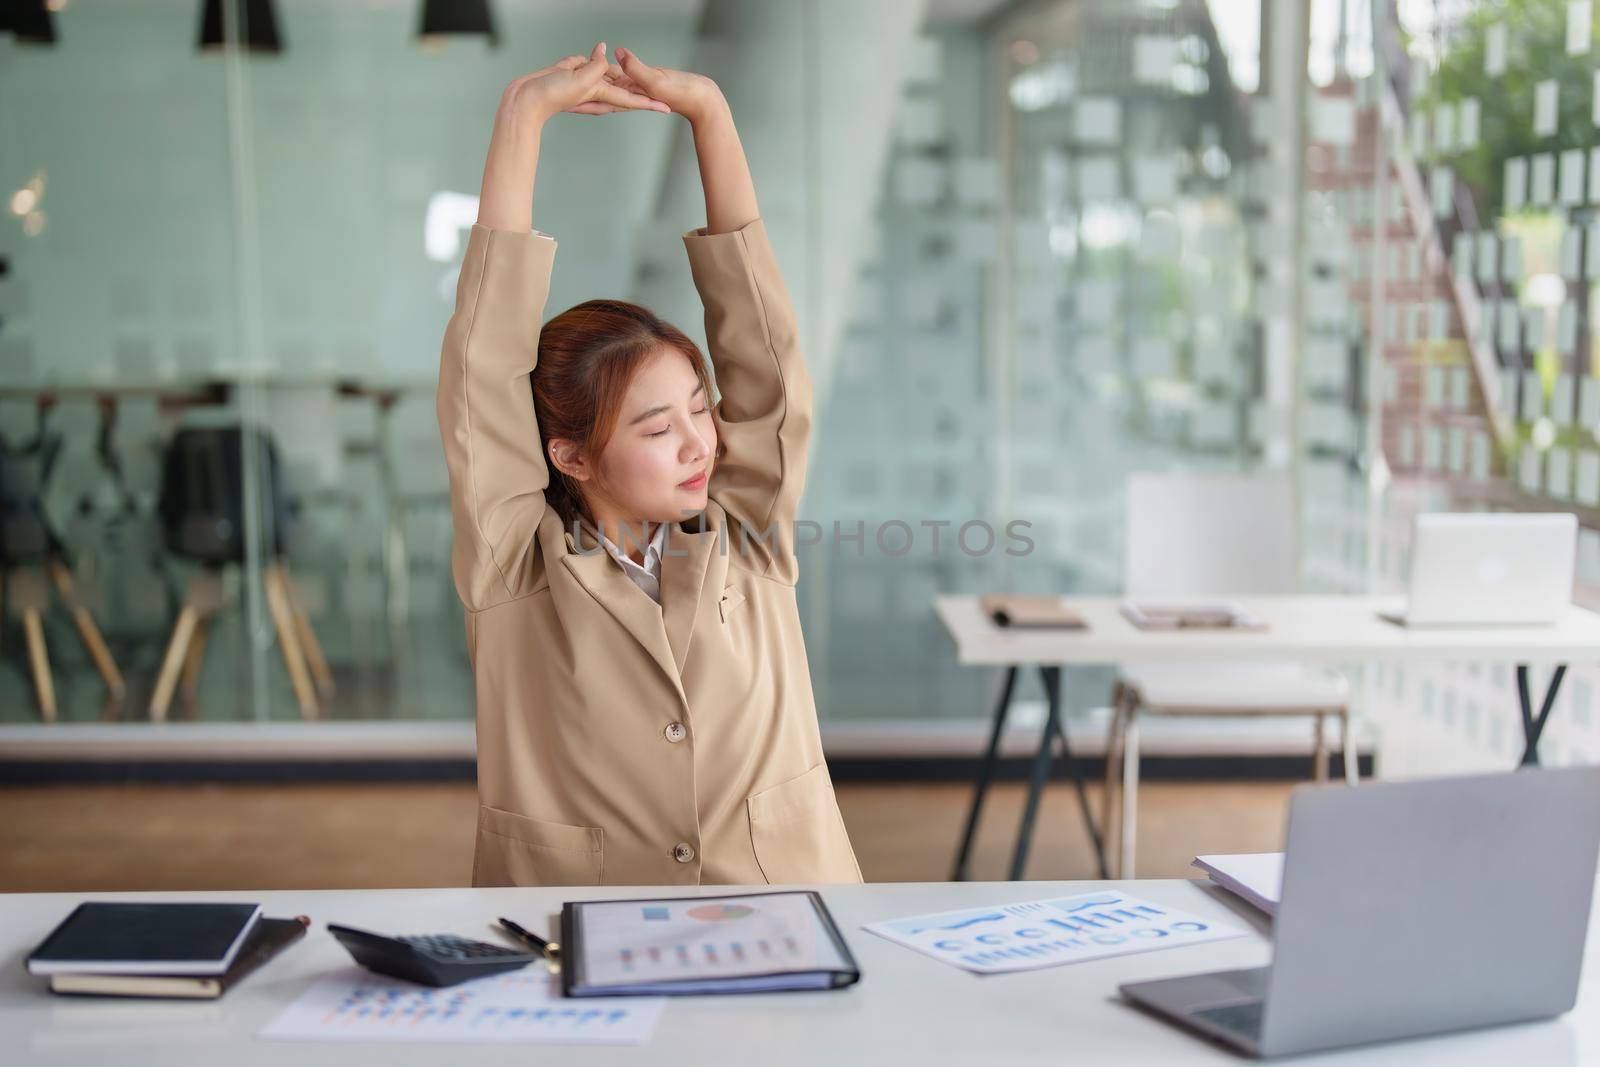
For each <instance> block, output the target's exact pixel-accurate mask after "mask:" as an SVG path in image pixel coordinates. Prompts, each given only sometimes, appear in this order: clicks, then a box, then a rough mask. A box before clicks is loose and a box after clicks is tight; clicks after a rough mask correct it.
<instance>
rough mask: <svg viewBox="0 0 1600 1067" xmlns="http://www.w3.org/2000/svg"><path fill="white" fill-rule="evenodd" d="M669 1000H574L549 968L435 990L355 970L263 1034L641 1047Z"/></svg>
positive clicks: (322, 981) (325, 981) (315, 991)
mask: <svg viewBox="0 0 1600 1067" xmlns="http://www.w3.org/2000/svg"><path fill="white" fill-rule="evenodd" d="M665 1004H666V998H664V997H605V998H586V999H583V1000H568V999H565V998H563V997H562V996H561V990H560V987H559V986H558V985H557V983H556V980H555V979H554V978H552V977H551V976H550V975H549V974H548V973H546V972H545V970H544V969H543V968H542V967H540V968H534V967H530V968H527V969H526V970H521V971H512V972H510V973H506V974H496V975H490V976H488V977H486V978H476V979H473V980H472V981H470V982H462V983H461V984H460V985H453V986H445V987H444V988H442V989H434V988H432V987H430V986H424V985H415V984H413V983H411V982H404V981H400V980H399V979H393V978H385V977H383V976H382V975H378V974H373V973H371V972H370V971H364V970H362V969H361V968H359V967H349V968H345V969H343V970H340V971H338V972H336V973H333V974H328V975H324V976H323V977H321V978H319V979H317V981H315V982H314V983H312V985H311V987H310V988H308V989H307V990H306V991H305V992H304V993H302V994H301V995H300V997H299V999H297V1000H296V1001H295V1002H294V1003H293V1004H290V1005H289V1006H288V1007H287V1008H285V1009H284V1010H283V1011H282V1013H280V1014H279V1015H278V1017H277V1018H276V1019H274V1020H273V1021H272V1022H271V1023H269V1024H267V1026H266V1028H265V1029H263V1030H262V1031H261V1034H260V1036H261V1037H263V1038H267V1039H269V1040H274V1039H275V1040H280V1041H401V1042H412V1041H428V1042H432V1041H474V1042H475V1041H487V1042H506V1043H518V1044H557V1045H642V1044H644V1043H645V1042H647V1041H649V1040H650V1035H651V1034H652V1033H654V1032H655V1028H656V1021H657V1020H658V1019H659V1018H660V1017H661V1010H662V1008H663V1006H665Z"/></svg>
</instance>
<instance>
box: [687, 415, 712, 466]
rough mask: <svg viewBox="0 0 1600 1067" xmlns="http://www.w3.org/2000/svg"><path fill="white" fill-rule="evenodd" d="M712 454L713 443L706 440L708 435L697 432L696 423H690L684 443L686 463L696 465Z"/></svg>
mask: <svg viewBox="0 0 1600 1067" xmlns="http://www.w3.org/2000/svg"><path fill="white" fill-rule="evenodd" d="M710 454H711V443H710V442H709V441H708V440H706V435H705V434H703V433H701V432H700V431H699V430H697V429H696V428H695V426H694V423H692V422H691V423H689V424H688V432H687V434H686V435H685V437H684V442H683V456H684V462H686V463H696V462H698V461H700V460H702V459H704V458H705V457H707V456H709V455H710Z"/></svg>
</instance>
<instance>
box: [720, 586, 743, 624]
mask: <svg viewBox="0 0 1600 1067" xmlns="http://www.w3.org/2000/svg"><path fill="white" fill-rule="evenodd" d="M744 599H745V598H744V590H743V589H740V588H739V587H738V586H736V585H730V586H728V587H727V588H725V589H724V590H723V591H722V600H721V602H720V603H719V604H718V606H719V607H720V608H721V609H722V621H723V622H727V621H728V616H730V615H732V614H733V609H734V608H736V607H738V606H739V605H740V604H743V603H744Z"/></svg>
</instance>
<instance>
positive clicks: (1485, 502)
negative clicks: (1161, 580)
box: [1366, 0, 1600, 766]
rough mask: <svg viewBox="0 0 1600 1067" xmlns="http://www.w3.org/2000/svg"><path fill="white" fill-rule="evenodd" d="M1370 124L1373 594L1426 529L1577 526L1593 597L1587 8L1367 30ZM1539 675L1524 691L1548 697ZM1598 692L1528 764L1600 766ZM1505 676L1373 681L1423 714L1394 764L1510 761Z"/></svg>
mask: <svg viewBox="0 0 1600 1067" xmlns="http://www.w3.org/2000/svg"><path fill="white" fill-rule="evenodd" d="M1378 25H1379V35H1378V41H1379V51H1378V56H1379V67H1380V70H1381V72H1382V74H1381V76H1380V77H1379V78H1378V79H1376V85H1375V86H1374V92H1373V94H1372V99H1371V100H1370V101H1369V102H1368V105H1369V106H1368V112H1369V113H1370V117H1369V118H1368V119H1366V121H1367V122H1369V123H1372V124H1374V125H1377V124H1379V123H1381V129H1382V131H1383V140H1384V142H1385V144H1384V148H1385V150H1386V154H1387V155H1388V156H1389V159H1390V166H1389V167H1388V168H1387V170H1386V171H1385V172H1384V178H1383V179H1381V180H1380V181H1379V182H1378V183H1377V187H1378V193H1377V198H1378V199H1377V202H1378V204H1379V205H1380V208H1379V211H1380V212H1382V213H1383V214H1385V215H1386V217H1387V219H1388V224H1387V226H1386V227H1385V228H1384V229H1385V231H1386V233H1385V242H1384V243H1386V245H1387V254H1386V255H1385V256H1383V257H1381V258H1382V260H1383V262H1381V263H1380V265H1379V266H1378V268H1377V269H1378V270H1379V271H1381V273H1380V274H1379V276H1378V277H1377V278H1376V279H1375V281H1374V283H1373V286H1372V290H1373V293H1374V299H1375V300H1376V302H1377V304H1378V306H1379V308H1380V311H1379V317H1378V323H1379V325H1378V326H1377V327H1375V328H1376V329H1381V330H1382V331H1383V333H1384V345H1383V359H1382V360H1381V361H1379V362H1378V364H1377V366H1376V367H1375V368H1374V370H1375V378H1376V380H1377V382H1378V388H1379V391H1380V393H1379V399H1378V403H1379V404H1380V405H1381V408H1382V416H1383V417H1382V426H1383V431H1382V454H1383V456H1384V457H1385V460H1386V464H1387V468H1388V469H1387V472H1386V476H1385V487H1386V492H1385V493H1384V497H1383V505H1384V506H1383V513H1382V516H1381V519H1380V520H1379V521H1378V522H1377V523H1375V528H1374V540H1375V544H1376V548H1377V552H1376V557H1375V568H1374V569H1375V579H1376V581H1377V582H1378V583H1380V584H1381V585H1383V586H1388V587H1394V586H1396V585H1397V583H1398V581H1399V578H1400V575H1402V574H1403V573H1404V572H1405V569H1406V563H1407V550H1408V547H1409V544H1408V542H1409V536H1410V525H1409V524H1410V519H1411V516H1412V515H1414V514H1415V513H1416V512H1418V511H1422V510H1434V509H1446V508H1448V509H1452V510H1496V511H1498V510H1516V511H1567V512H1573V513H1575V514H1576V515H1577V516H1578V519H1579V523H1580V528H1581V533H1580V535H1579V550H1578V592H1577V596H1578V600H1579V602H1580V603H1586V604H1588V605H1589V606H1593V603H1594V602H1595V601H1596V599H1597V594H1600V511H1597V510H1596V509H1597V505H1600V448H1597V439H1596V433H1597V432H1600V381H1597V380H1596V377H1595V375H1596V363H1595V351H1594V347H1595V346H1594V325H1595V324H1594V323H1593V322H1592V321H1591V319H1592V313H1591V310H1590V308H1591V306H1592V292H1593V287H1594V285H1595V284H1596V279H1597V277H1600V273H1597V272H1600V241H1597V240H1596V229H1595V222H1594V212H1595V205H1596V204H1597V203H1600V56H1597V53H1596V50H1595V41H1594V38H1595V31H1596V25H1597V24H1596V22H1595V10H1594V5H1593V4H1592V3H1591V2H1590V0H1573V2H1568V0H1473V2H1468V0H1461V2H1456V3H1450V4H1435V3H1421V2H1409V0H1403V2H1401V3H1399V4H1398V5H1397V6H1394V7H1391V8H1387V9H1385V8H1382V7H1380V10H1379V12H1378ZM1538 674H1539V672H1536V680H1535V688H1536V691H1542V684H1543V681H1542V679H1540V678H1539V677H1538ZM1595 677H1596V676H1595V674H1594V672H1593V670H1592V669H1590V668H1583V667H1580V668H1575V669H1574V670H1573V671H1572V672H1571V673H1570V675H1569V680H1568V682H1567V684H1566V685H1565V686H1564V687H1563V691H1562V695H1561V697H1560V699H1559V700H1558V702H1557V705H1556V709H1555V711H1554V713H1553V714H1552V716H1551V725H1550V728H1549V731H1548V732H1547V734H1546V737H1545V740H1544V741H1543V742H1542V744H1541V746H1540V752H1541V756H1542V758H1543V760H1544V761H1545V762H1547V763H1565V762H1588V761H1591V760H1593V759H1594V758H1595V757H1596V755H1597V754H1600V736H1597V735H1596V725H1595V719H1594V708H1593V700H1594V692H1595V689H1594V686H1595ZM1514 684H1515V680H1514V677H1513V676H1512V673H1511V670H1510V668H1509V667H1507V666H1504V665H1490V666H1485V665H1480V664H1456V665H1450V666H1446V667H1443V668H1440V669H1434V670H1408V671H1391V672H1388V673H1387V675H1380V685H1379V696H1380V698H1381V699H1382V700H1384V701H1386V702H1387V703H1388V704H1389V705H1390V706H1398V707H1409V708H1413V709H1415V714H1414V715H1413V716H1408V717H1407V719H1406V722H1407V724H1408V729H1409V731H1410V733H1411V736H1410V737H1409V738H1408V740H1407V744H1406V745H1405V746H1404V748H1405V750H1407V751H1410V752H1414V753H1420V752H1428V753H1430V754H1431V757H1430V759H1431V761H1432V762H1434V763H1449V764H1452V765H1464V766H1471V765H1477V764H1484V763H1488V764H1491V765H1492V764H1500V765H1503V764H1504V763H1505V762H1506V761H1507V760H1508V759H1514V758H1515V756H1516V754H1517V752H1518V751H1519V750H1520V744H1521V738H1520V735H1519V734H1518V732H1517V730H1516V727H1515V720H1514V719H1513V718H1512V717H1511V716H1510V715H1509V714H1508V713H1507V710H1508V709H1509V708H1513V707H1515V699H1516V698H1515V690H1514Z"/></svg>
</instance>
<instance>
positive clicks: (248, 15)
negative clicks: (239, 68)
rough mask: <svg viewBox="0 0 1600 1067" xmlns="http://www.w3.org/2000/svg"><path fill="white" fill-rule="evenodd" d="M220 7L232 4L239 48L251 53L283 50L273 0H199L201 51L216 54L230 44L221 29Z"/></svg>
mask: <svg viewBox="0 0 1600 1067" xmlns="http://www.w3.org/2000/svg"><path fill="white" fill-rule="evenodd" d="M223 4H232V5H233V19H234V33H235V34H236V35H237V36H238V42H237V43H238V45H239V47H240V48H243V49H245V50H247V51H250V52H282V51H283V39H282V38H281V37H279V36H278V16H277V14H276V13H275V12H274V11H273V10H272V0H200V49H201V51H215V50H217V49H220V48H226V47H227V46H228V44H229V42H228V41H227V40H226V34H225V33H224V30H223V21H222V14H223V12H222V5H223Z"/></svg>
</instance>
